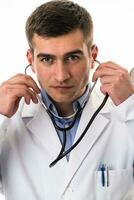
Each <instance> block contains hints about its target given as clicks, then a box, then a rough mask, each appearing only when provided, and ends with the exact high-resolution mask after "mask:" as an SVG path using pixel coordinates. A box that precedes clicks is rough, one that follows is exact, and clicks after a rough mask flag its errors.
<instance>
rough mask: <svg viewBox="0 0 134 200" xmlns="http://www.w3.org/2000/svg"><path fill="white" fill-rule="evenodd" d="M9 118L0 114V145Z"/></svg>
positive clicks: (4, 135)
mask: <svg viewBox="0 0 134 200" xmlns="http://www.w3.org/2000/svg"><path fill="white" fill-rule="evenodd" d="M9 121H10V118H8V117H6V116H4V115H1V114H0V145H1V142H2V141H3V140H4V138H5V137H6V133H7V127H8V125H9Z"/></svg>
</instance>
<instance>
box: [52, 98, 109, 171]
mask: <svg viewBox="0 0 134 200" xmlns="http://www.w3.org/2000/svg"><path fill="white" fill-rule="evenodd" d="M108 97H109V95H108V94H106V95H105V97H104V99H103V101H102V103H101V105H100V106H99V107H98V109H97V110H96V111H95V113H94V114H93V115H92V117H91V119H90V121H89V122H88V124H87V126H86V128H85V129H84V131H83V133H82V134H81V136H80V137H79V138H78V140H77V141H76V142H75V143H74V144H73V145H72V146H71V147H70V148H69V149H68V150H66V151H65V152H64V153H62V154H59V155H58V157H57V158H56V159H55V160H54V161H53V162H52V163H51V164H50V165H49V167H53V166H54V165H55V164H56V163H57V162H58V161H59V160H61V159H62V158H63V157H65V156H66V155H67V154H68V153H70V152H71V151H72V150H73V149H74V148H75V147H76V146H77V145H78V144H79V143H80V141H81V140H82V139H83V137H84V136H85V134H86V133H87V131H88V129H89V128H90V126H91V125H92V123H93V121H94V120H95V118H96V116H97V115H98V113H99V112H100V110H101V109H102V108H103V107H104V105H105V104H106V102H107V99H108Z"/></svg>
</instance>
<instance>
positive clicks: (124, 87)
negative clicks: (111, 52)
mask: <svg viewBox="0 0 134 200" xmlns="http://www.w3.org/2000/svg"><path fill="white" fill-rule="evenodd" d="M98 78H100V82H101V87H100V90H101V92H102V93H103V94H106V93H108V95H109V96H110V97H111V99H112V101H113V102H114V104H115V105H119V104H121V103H122V102H123V101H125V100H126V99H127V98H128V97H129V96H130V95H132V94H133V93H134V87H133V84H132V81H131V79H130V75H129V73H128V71H127V70H126V69H125V68H123V67H121V66H119V65H118V64H116V63H114V62H111V61H109V62H105V63H101V64H100V65H99V66H98V68H97V69H96V71H95V73H94V75H93V81H96V80H97V79H98Z"/></svg>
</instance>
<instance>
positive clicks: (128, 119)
mask: <svg viewBox="0 0 134 200" xmlns="http://www.w3.org/2000/svg"><path fill="white" fill-rule="evenodd" d="M111 114H112V117H115V118H117V119H118V120H120V121H121V122H122V123H126V126H127V128H128V131H129V133H130V135H131V137H132V139H133V141H134V94H132V95H131V96H130V97H129V98H128V99H127V100H126V101H124V102H123V103H121V104H120V105H118V106H115V107H114V108H113V109H112V112H111Z"/></svg>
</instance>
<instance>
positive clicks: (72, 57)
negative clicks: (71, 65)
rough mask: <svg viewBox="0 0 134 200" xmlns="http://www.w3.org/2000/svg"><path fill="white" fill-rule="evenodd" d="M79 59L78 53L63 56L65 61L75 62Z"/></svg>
mask: <svg viewBox="0 0 134 200" xmlns="http://www.w3.org/2000/svg"><path fill="white" fill-rule="evenodd" d="M79 60H80V56H79V55H76V54H75V55H74V54H73V55H69V56H67V57H66V58H65V61H66V62H77V61H79Z"/></svg>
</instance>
